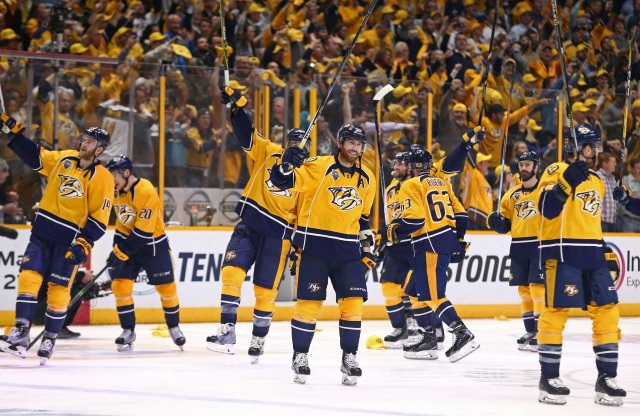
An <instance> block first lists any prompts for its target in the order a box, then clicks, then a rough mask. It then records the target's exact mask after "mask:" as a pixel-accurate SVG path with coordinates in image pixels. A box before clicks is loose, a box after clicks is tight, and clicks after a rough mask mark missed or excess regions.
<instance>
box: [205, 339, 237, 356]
mask: <svg viewBox="0 0 640 416" xmlns="http://www.w3.org/2000/svg"><path fill="white" fill-rule="evenodd" d="M207 349H208V350H209V351H213V352H218V353H220V354H229V355H233V354H234V353H235V345H234V344H226V345H225V344H216V343H215V342H207Z"/></svg>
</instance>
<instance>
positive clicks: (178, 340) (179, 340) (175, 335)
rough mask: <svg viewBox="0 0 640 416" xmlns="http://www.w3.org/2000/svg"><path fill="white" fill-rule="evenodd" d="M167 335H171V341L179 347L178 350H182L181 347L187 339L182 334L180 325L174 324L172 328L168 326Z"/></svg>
mask: <svg viewBox="0 0 640 416" xmlns="http://www.w3.org/2000/svg"><path fill="white" fill-rule="evenodd" d="M169 335H171V339H172V340H173V343H174V344H176V345H177V346H178V347H179V348H180V351H184V348H182V346H183V345H184V344H185V343H186V342H187V339H186V338H185V337H184V334H183V333H182V331H181V330H180V327H179V326H174V327H173V328H169Z"/></svg>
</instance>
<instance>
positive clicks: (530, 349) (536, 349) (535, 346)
mask: <svg viewBox="0 0 640 416" xmlns="http://www.w3.org/2000/svg"><path fill="white" fill-rule="evenodd" d="M529 351H531V352H538V346H537V345H530V346H529Z"/></svg>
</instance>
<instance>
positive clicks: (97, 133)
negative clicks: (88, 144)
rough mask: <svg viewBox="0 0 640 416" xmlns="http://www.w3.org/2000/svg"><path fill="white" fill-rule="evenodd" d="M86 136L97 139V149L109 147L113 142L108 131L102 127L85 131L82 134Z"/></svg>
mask: <svg viewBox="0 0 640 416" xmlns="http://www.w3.org/2000/svg"><path fill="white" fill-rule="evenodd" d="M82 134H83V135H84V136H88V137H91V138H92V139H96V141H97V142H98V144H97V147H105V148H106V147H107V146H109V141H111V137H110V136H109V133H107V132H106V130H103V129H101V128H100V127H90V128H88V129H85V131H83V132H82Z"/></svg>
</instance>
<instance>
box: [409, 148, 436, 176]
mask: <svg viewBox="0 0 640 416" xmlns="http://www.w3.org/2000/svg"><path fill="white" fill-rule="evenodd" d="M409 153H410V156H409V158H410V159H409V161H410V163H411V168H412V169H415V170H420V171H430V170H431V167H432V166H433V157H431V153H429V152H428V151H427V150H426V149H425V148H424V147H422V146H420V145H419V144H414V145H412V146H411V149H409Z"/></svg>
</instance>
